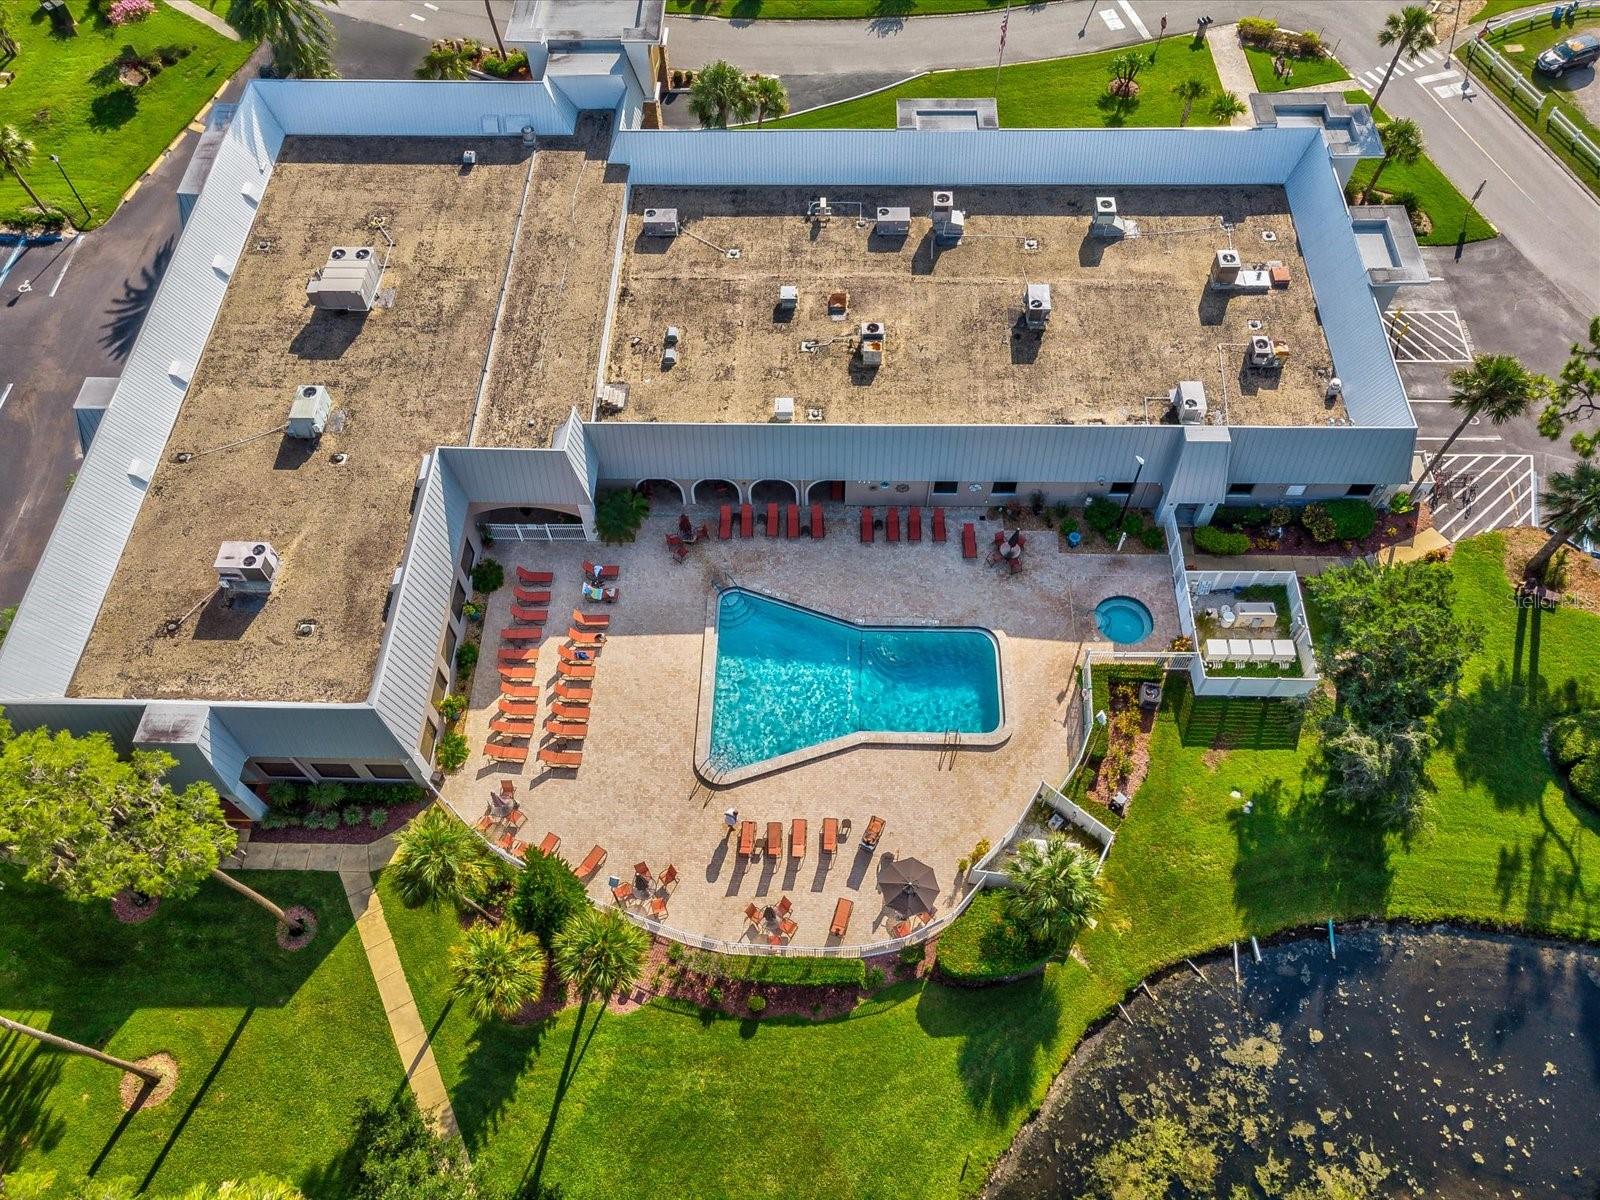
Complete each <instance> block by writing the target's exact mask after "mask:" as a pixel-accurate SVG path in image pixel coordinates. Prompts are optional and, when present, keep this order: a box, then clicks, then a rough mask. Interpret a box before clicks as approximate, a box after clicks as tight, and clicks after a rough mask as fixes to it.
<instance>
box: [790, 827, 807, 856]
mask: <svg viewBox="0 0 1600 1200" xmlns="http://www.w3.org/2000/svg"><path fill="white" fill-rule="evenodd" d="M805 856H806V819H805V818H804V817H796V818H795V819H794V820H793V821H791V822H789V857H790V858H804V857H805Z"/></svg>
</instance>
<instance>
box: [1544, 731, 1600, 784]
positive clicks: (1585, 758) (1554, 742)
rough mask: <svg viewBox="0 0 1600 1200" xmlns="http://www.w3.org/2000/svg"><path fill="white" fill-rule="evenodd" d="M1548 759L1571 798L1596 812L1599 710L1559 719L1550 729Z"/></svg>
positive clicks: (1599, 780)
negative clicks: (1560, 774) (1564, 778)
mask: <svg viewBox="0 0 1600 1200" xmlns="http://www.w3.org/2000/svg"><path fill="white" fill-rule="evenodd" d="M1550 757H1551V758H1553V759H1554V760H1555V763H1556V766H1558V767H1560V768H1561V769H1562V770H1563V771H1565V772H1566V775H1567V785H1568V786H1569V787H1570V788H1571V789H1572V794H1573V795H1575V796H1576V797H1577V798H1578V799H1579V800H1582V801H1583V802H1584V803H1585V804H1588V805H1591V806H1592V807H1594V808H1600V709H1589V710H1588V711H1586V712H1580V713H1573V714H1572V715H1571V716H1566V717H1560V718H1558V719H1557V720H1556V721H1555V722H1554V723H1553V724H1552V725H1551V726H1550Z"/></svg>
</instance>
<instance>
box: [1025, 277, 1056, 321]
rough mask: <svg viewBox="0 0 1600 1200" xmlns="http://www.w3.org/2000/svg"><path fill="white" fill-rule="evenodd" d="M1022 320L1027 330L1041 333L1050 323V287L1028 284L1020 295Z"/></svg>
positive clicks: (1043, 284) (1041, 284)
mask: <svg viewBox="0 0 1600 1200" xmlns="http://www.w3.org/2000/svg"><path fill="white" fill-rule="evenodd" d="M1022 320H1023V323H1024V324H1025V325H1027V327H1028V328H1029V329H1033V330H1036V331H1038V332H1041V333H1042V332H1043V331H1044V327H1045V326H1046V325H1047V324H1049V321H1050V285H1049V284H1048V283H1030V284H1029V285H1028V286H1027V288H1026V289H1025V290H1024V292H1023V293H1022Z"/></svg>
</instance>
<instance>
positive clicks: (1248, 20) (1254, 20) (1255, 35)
mask: <svg viewBox="0 0 1600 1200" xmlns="http://www.w3.org/2000/svg"><path fill="white" fill-rule="evenodd" d="M1277 31H1278V23H1277V22H1276V21H1274V20H1272V18H1270V17H1240V18H1239V40H1240V41H1241V42H1244V43H1245V44H1246V45H1255V44H1256V43H1257V42H1268V41H1271V40H1272V35H1273V34H1274V33H1276V32H1277Z"/></svg>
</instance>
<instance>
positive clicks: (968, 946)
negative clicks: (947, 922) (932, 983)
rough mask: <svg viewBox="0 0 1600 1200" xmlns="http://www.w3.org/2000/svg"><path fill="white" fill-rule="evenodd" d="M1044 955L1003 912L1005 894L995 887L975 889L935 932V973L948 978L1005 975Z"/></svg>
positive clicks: (1034, 964) (1035, 962) (979, 978)
mask: <svg viewBox="0 0 1600 1200" xmlns="http://www.w3.org/2000/svg"><path fill="white" fill-rule="evenodd" d="M1044 957H1045V956H1044V955H1042V954H1040V953H1039V947H1038V946H1036V945H1035V944H1034V943H1033V942H1032V941H1031V940H1030V939H1029V938H1028V937H1027V936H1026V934H1025V933H1024V931H1023V930H1021V929H1019V928H1018V927H1017V926H1016V925H1014V924H1012V922H1011V921H1010V919H1009V918H1008V917H1007V916H1006V911H1005V894H1004V892H1003V891H1001V890H998V889H992V888H991V889H988V890H985V891H981V892H979V893H978V894H977V895H976V896H974V897H973V898H972V903H971V904H969V905H967V911H966V912H964V913H962V914H961V915H960V916H959V917H957V918H956V919H955V922H954V923H953V924H952V925H951V926H950V928H949V929H947V930H945V931H944V933H942V934H941V935H940V936H939V973H940V975H941V976H945V977H948V978H950V979H956V980H965V981H971V982H981V981H985V980H991V979H1006V978H1009V977H1010V976H1013V975H1021V974H1022V973H1023V972H1024V971H1030V970H1032V969H1033V968H1035V967H1037V966H1039V964H1040V963H1041V962H1042V961H1043V959H1044Z"/></svg>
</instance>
